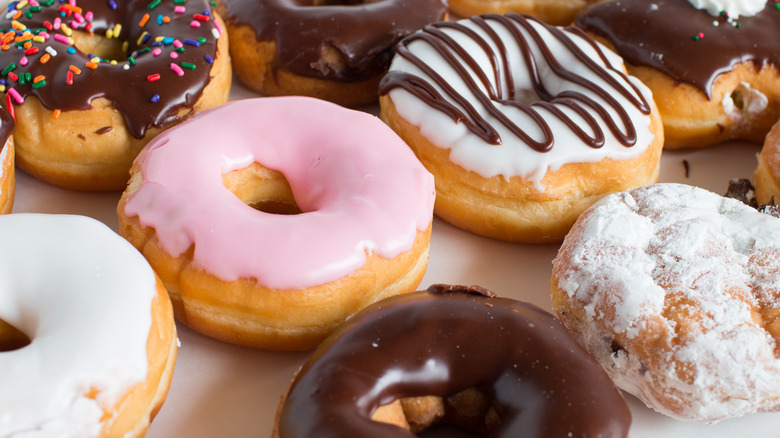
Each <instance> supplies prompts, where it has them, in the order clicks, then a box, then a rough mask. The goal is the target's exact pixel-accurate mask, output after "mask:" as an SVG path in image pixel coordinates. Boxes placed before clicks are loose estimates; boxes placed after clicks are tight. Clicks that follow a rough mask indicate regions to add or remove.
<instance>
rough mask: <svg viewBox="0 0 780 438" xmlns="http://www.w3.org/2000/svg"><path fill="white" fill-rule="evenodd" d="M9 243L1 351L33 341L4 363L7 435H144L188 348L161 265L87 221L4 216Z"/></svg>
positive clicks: (0, 410) (2, 261)
mask: <svg viewBox="0 0 780 438" xmlns="http://www.w3.org/2000/svg"><path fill="white" fill-rule="evenodd" d="M0 242H1V243H0V244H1V245H2V248H3V250H2V251H0V279H1V280H0V351H2V350H9V346H8V344H7V343H8V342H9V341H8V340H9V339H13V338H14V334H16V335H17V336H16V337H17V338H18V337H20V335H19V332H21V333H23V334H24V335H23V336H26V338H27V339H26V341H28V342H29V344H27V345H26V346H23V347H22V348H18V347H20V345H16V346H11V347H10V351H3V352H1V353H0V388H2V391H0V436H2V437H4V438H5V437H59V438H85V437H106V438H108V437H140V436H143V435H144V433H145V431H146V429H147V427H148V426H149V423H150V421H151V419H152V418H153V417H154V415H155V414H156V412H157V410H158V409H159V408H160V406H161V405H162V403H163V400H164V399H165V396H166V395H167V392H168V387H169V385H170V380H171V376H172V373H173V366H174V362H175V357H176V348H177V342H178V341H177V337H176V329H175V325H174V321H173V312H172V309H171V304H170V300H169V298H168V296H167V293H166V292H165V289H164V288H162V284H161V283H160V281H159V280H158V279H157V278H156V276H155V273H154V272H153V271H152V269H151V267H150V266H149V264H148V263H147V262H146V260H144V258H143V256H142V255H141V254H139V253H138V251H136V250H135V248H133V247H132V245H130V244H128V243H127V242H126V241H125V240H124V239H122V238H121V237H120V236H118V235H117V234H116V233H114V232H113V231H111V230H110V229H109V228H108V227H106V226H105V225H103V224H102V223H100V222H98V221H96V220H94V219H90V218H86V217H82V216H64V215H43V214H10V215H3V216H0ZM25 343H27V342H24V343H22V344H25Z"/></svg>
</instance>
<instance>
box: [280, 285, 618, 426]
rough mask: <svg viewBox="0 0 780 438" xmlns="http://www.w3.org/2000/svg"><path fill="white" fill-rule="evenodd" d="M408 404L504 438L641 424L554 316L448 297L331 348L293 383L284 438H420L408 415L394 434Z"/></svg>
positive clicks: (284, 407) (385, 316) (361, 328)
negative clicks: (391, 417) (431, 407)
mask: <svg viewBox="0 0 780 438" xmlns="http://www.w3.org/2000/svg"><path fill="white" fill-rule="evenodd" d="M412 333H413V336H412V338H411V339H410V334H412ZM573 364H576V366H573ZM420 396H424V397H422V398H420ZM441 397H444V399H445V400H444V401H442V400H441ZM471 397H474V398H476V399H482V400H481V401H482V403H481V405H482V406H481V407H480V406H478V405H471V403H468V402H470V401H471V400H468V399H469V398H471ZM431 399H438V402H435V401H432V400H431ZM399 400H401V401H404V402H406V403H405V404H406V405H407V406H408V408H412V407H413V406H415V405H417V406H419V405H425V404H430V403H433V404H438V405H439V406H442V404H444V405H447V411H450V410H452V411H455V413H456V414H460V415H461V416H462V418H460V419H458V418H454V421H456V422H457V423H460V424H458V425H460V426H462V427H464V428H475V429H476V431H478V432H480V433H482V432H487V433H488V434H489V436H496V437H516V436H524V437H539V438H542V437H566V436H582V437H584V436H594V437H596V436H598V437H603V438H608V437H610V438H611V437H626V436H627V434H628V427H629V425H630V423H631V414H630V412H629V410H628V406H627V405H626V404H625V401H624V400H623V398H622V396H621V395H620V393H619V392H618V391H617V390H616V388H615V386H614V385H613V383H612V382H611V381H610V380H609V378H608V377H607V376H606V374H605V373H604V370H603V369H601V367H600V366H599V365H598V364H597V363H596V362H595V361H594V360H593V359H592V358H591V357H590V356H589V355H588V354H587V353H586V352H585V351H584V350H583V349H582V348H581V347H580V346H579V345H578V344H577V341H576V340H575V339H574V338H572V337H571V336H570V335H569V334H568V333H567V332H566V329H565V328H564V327H563V325H562V324H561V323H560V321H558V320H557V319H555V318H554V317H553V316H552V315H550V314H549V313H547V312H545V311H543V310H541V309H539V308H538V307H535V306H532V305H530V304H525V303H520V302H517V301H514V300H510V299H505V298H497V297H495V295H494V294H493V293H492V292H489V291H486V290H485V289H482V288H476V287H471V288H464V287H462V286H445V285H436V286H432V287H431V288H429V289H428V291H420V292H416V293H412V294H406V295H402V296H397V297H392V298H389V299H386V300H383V301H381V302H378V303H376V304H374V305H372V306H370V307H369V308H367V309H365V310H363V311H361V312H360V313H359V314H358V315H356V316H354V317H353V318H351V319H350V320H349V321H348V322H347V323H346V324H345V325H344V326H342V327H341V328H339V330H338V331H337V332H335V333H334V334H333V335H332V336H330V337H329V338H328V339H327V340H326V341H325V342H323V344H322V345H320V347H319V348H318V349H317V350H316V351H315V352H314V354H313V355H312V356H311V357H310V358H309V360H308V361H307V362H306V363H305V364H304V365H303V367H302V368H301V370H300V371H299V372H298V374H297V375H296V377H295V378H294V379H293V382H292V384H291V386H290V389H289V390H288V392H287V393H286V395H285V397H284V398H283V400H282V402H281V404H280V407H279V411H278V414H277V423H276V427H275V428H274V433H273V437H274V438H285V437H292V436H295V437H315V436H316V437H325V438H328V437H344V436H372V437H377V436H381V437H391V436H399V437H400V436H404V437H406V436H410V434H409V432H407V431H405V430H403V429H409V427H410V425H409V424H408V423H407V421H406V419H405V415H404V413H403V412H400V413H399V414H398V416H399V417H400V419H401V421H400V424H399V423H396V422H392V423H391V424H394V426H399V427H394V426H389V425H388V424H384V423H385V422H388V420H387V416H388V414H389V412H388V411H391V410H400V409H401V407H400V405H401V404H402V402H401V401H399ZM469 410H475V411H476V412H468V411H469ZM441 414H442V413H441V412H439V413H437V414H436V415H435V416H436V417H437V418H436V421H438V420H441V418H440V415H441ZM458 416H459V415H455V417H458ZM377 417H381V418H377ZM430 422H431V419H427V418H426V419H425V420H424V423H425V424H422V425H421V424H418V423H413V427H412V429H414V430H413V432H415V433H416V432H417V431H419V429H420V428H424V427H425V426H427V425H428V423H430ZM486 428H487V430H486ZM486 436H487V435H486Z"/></svg>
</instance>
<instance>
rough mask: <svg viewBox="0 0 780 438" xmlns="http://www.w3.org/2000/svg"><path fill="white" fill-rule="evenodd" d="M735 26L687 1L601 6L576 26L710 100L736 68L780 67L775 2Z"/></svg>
mask: <svg viewBox="0 0 780 438" xmlns="http://www.w3.org/2000/svg"><path fill="white" fill-rule="evenodd" d="M713 22H715V23H717V26H716V25H714V24H713ZM733 23H734V24H737V23H738V24H739V27H736V26H735V25H732V24H731V22H730V20H729V19H728V18H727V17H723V16H721V17H713V16H712V15H710V14H709V13H707V12H706V11H703V10H698V9H696V8H694V7H693V6H691V4H690V3H689V2H688V1H687V0H655V1H653V2H648V1H647V0H621V1H619V2H606V3H600V4H598V5H596V6H593V7H591V8H589V9H587V10H585V11H584V12H583V13H581V14H580V15H579V16H578V17H577V19H576V21H575V24H576V25H577V26H579V27H581V28H583V29H585V30H586V31H588V32H592V33H593V34H595V35H598V36H601V37H604V38H606V39H607V40H608V41H609V42H611V43H612V44H613V45H614V46H615V49H616V50H617V52H618V53H620V55H621V56H623V58H625V60H626V62H627V63H629V64H632V65H641V66H647V67H651V68H654V69H656V70H659V71H661V72H663V73H664V74H666V75H668V76H670V77H671V78H672V79H674V80H676V81H682V82H685V83H688V84H691V85H693V86H694V87H696V88H698V89H699V90H701V91H702V92H704V93H705V94H706V95H707V97H708V98H711V97H712V94H711V92H712V84H713V81H714V80H715V78H717V77H718V75H720V74H721V73H725V72H728V71H730V70H731V69H732V68H733V67H734V65H736V64H738V63H742V62H753V63H754V64H755V65H756V67H757V68H759V69H760V68H761V67H762V66H764V65H773V66H775V67H778V66H780V11H778V10H776V9H775V3H774V2H771V1H768V2H767V3H766V8H765V9H764V11H763V12H761V13H759V14H757V15H755V16H753V17H740V18H739V19H738V20H737V21H735V22H733ZM700 32H701V35H702V36H701V38H698V34H699V33H700Z"/></svg>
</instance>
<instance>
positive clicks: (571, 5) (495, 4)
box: [449, 0, 604, 26]
mask: <svg viewBox="0 0 780 438" xmlns="http://www.w3.org/2000/svg"><path fill="white" fill-rule="evenodd" d="M600 1H604V0H449V2H450V10H451V11H452V12H453V13H454V14H457V15H460V16H461V17H470V16H472V15H480V14H490V13H493V14H506V13H508V12H516V13H518V14H529V15H533V16H534V17H536V18H539V19H540V20H542V21H544V22H545V23H548V24H552V25H556V26H565V25H568V24H571V22H572V20H574V16H575V15H577V13H578V12H579V11H581V10H582V9H583V8H585V7H587V6H588V5H591V4H593V3H597V2H600Z"/></svg>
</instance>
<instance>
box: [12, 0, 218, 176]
mask: <svg viewBox="0 0 780 438" xmlns="http://www.w3.org/2000/svg"><path fill="white" fill-rule="evenodd" d="M219 21H220V19H219V18H218V17H217V16H216V14H214V13H213V12H212V9H211V4H210V3H209V1H207V0H190V1H188V2H187V3H186V4H184V3H182V4H179V3H177V2H176V1H174V0H162V1H160V0H155V1H152V2H151V3H149V2H143V3H138V2H128V1H114V0H109V1H105V0H78V1H77V0H72V1H70V2H64V3H63V2H59V1H52V0H43V1H40V0H39V1H35V0H33V1H30V2H28V1H24V2H12V3H11V4H10V5H9V8H8V12H7V13H6V14H5V15H4V16H3V17H2V18H0V29H2V30H3V32H4V35H3V36H2V40H1V42H2V44H3V46H4V48H7V49H8V50H2V51H0V75H1V76H2V83H1V84H0V85H2V87H1V88H0V89H1V90H2V91H3V92H4V97H5V103H6V106H7V107H8V108H9V110H10V111H11V112H12V113H13V114H15V117H16V121H17V132H16V135H15V140H16V146H17V161H18V163H19V165H20V167H21V168H23V169H24V170H26V171H28V172H30V173H32V174H33V175H35V176H38V177H40V178H42V179H44V180H47V181H49V182H52V183H54V184H58V185H62V186H65V187H71V188H78V189H121V188H123V187H124V186H125V184H126V182H127V179H128V170H129V168H130V164H131V163H132V160H133V158H135V155H136V154H137V153H138V151H139V150H140V149H141V148H142V147H143V145H144V144H146V142H147V141H148V140H149V139H150V138H152V137H154V135H156V134H157V133H159V132H160V131H162V130H163V129H166V128H168V127H170V126H173V125H174V124H176V123H178V122H180V121H182V120H183V119H185V118H186V117H187V116H189V115H191V114H192V113H195V112H196V111H199V110H201V109H204V108H208V107H211V106H216V105H218V104H221V103H224V102H225V101H227V99H228V92H229V88H230V81H231V73H230V65H229V60H228V56H227V55H228V54H227V51H228V48H227V38H226V37H221V36H220V31H221V29H222V26H221V24H220V22H219Z"/></svg>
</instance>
